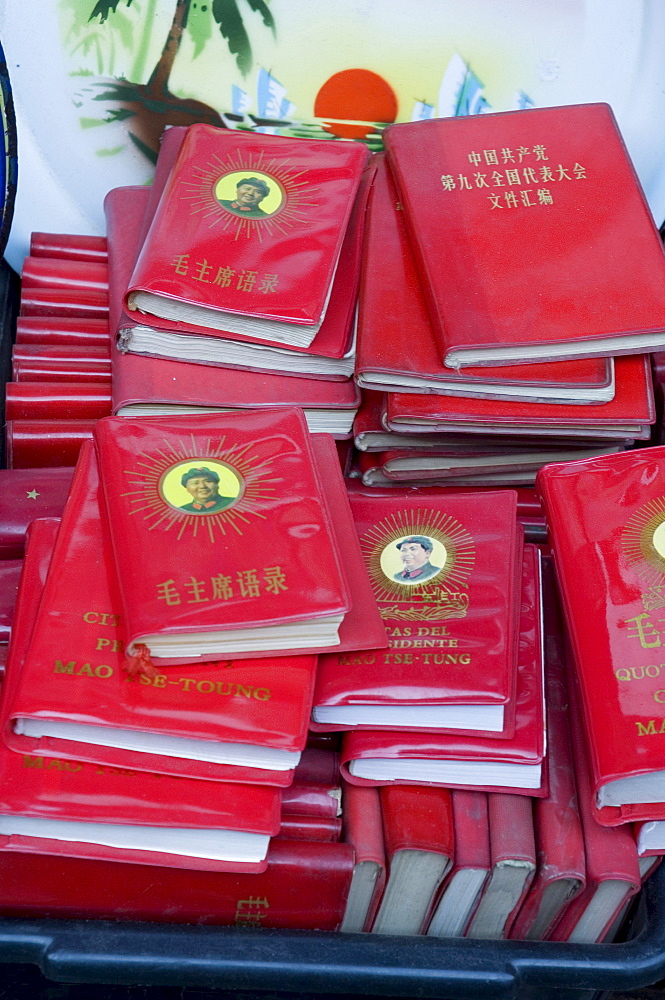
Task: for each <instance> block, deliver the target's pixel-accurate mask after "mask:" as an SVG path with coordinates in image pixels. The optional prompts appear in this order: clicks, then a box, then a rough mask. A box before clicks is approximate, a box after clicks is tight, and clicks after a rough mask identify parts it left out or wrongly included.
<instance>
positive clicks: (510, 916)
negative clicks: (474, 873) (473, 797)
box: [467, 794, 536, 938]
mask: <svg viewBox="0 0 665 1000" xmlns="http://www.w3.org/2000/svg"><path fill="white" fill-rule="evenodd" d="M487 810H488V817H489V826H490V852H491V859H492V869H491V872H490V877H489V879H488V881H487V882H486V883H485V892H484V893H483V898H481V900H480V903H479V905H478V908H477V910H476V913H475V914H474V916H473V917H472V918H471V922H470V923H469V927H468V929H467V936H468V937H477V936H478V934H475V933H474V921H475V920H476V919H477V918H480V916H481V910H482V908H483V903H484V901H485V900H484V896H485V894H489V893H492V890H493V885H492V880H493V877H494V875H495V873H498V872H499V871H500V869H501V867H502V866H505V865H509V866H510V865H512V864H513V863H514V862H518V863H519V864H520V865H524V866H526V868H527V869H529V873H528V875H527V877H526V879H525V881H524V885H523V887H522V892H521V895H520V898H519V899H518V900H517V902H516V903H515V904H514V905H513V907H512V909H510V910H508V911H507V912H504V914H503V929H502V934H501V935H498V936H500V937H504V938H507V937H510V931H511V928H512V925H513V922H514V921H515V918H516V917H517V914H518V913H519V910H520V907H521V906H522V904H523V902H524V899H525V898H526V895H527V893H528V891H529V888H530V886H531V883H532V881H533V877H534V874H535V871H536V845H535V840H534V832H533V817H532V813H531V802H530V801H529V799H526V798H520V796H519V795H494V794H490V795H488V797H487ZM496 905H497V907H501V906H502V905H503V906H504V908H506V900H505V898H504V899H502V898H501V896H498V897H497V898H496Z"/></svg>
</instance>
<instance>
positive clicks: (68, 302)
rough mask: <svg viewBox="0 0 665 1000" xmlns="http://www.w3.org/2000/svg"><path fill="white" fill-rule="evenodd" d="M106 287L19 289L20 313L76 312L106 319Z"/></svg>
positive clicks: (84, 315) (107, 306)
mask: <svg viewBox="0 0 665 1000" xmlns="http://www.w3.org/2000/svg"><path fill="white" fill-rule="evenodd" d="M108 315H109V297H108V291H107V290H102V289H96V288H90V289H87V288H86V289H84V288H80V289H70V288H53V287H52V286H49V287H47V288H44V287H43V286H35V287H34V288H25V289H22V290H21V298H20V302H19V316H72V317H75V316H78V317H81V318H86V319H104V320H106V321H108Z"/></svg>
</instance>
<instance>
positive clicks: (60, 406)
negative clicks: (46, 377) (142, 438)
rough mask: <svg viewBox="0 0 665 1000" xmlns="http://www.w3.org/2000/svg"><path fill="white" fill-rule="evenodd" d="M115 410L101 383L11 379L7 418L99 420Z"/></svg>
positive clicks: (7, 401)
mask: <svg viewBox="0 0 665 1000" xmlns="http://www.w3.org/2000/svg"><path fill="white" fill-rule="evenodd" d="M110 413H111V393H110V390H109V387H108V386H104V385H103V384H102V383H100V382H74V383H72V382H7V383H6V384H5V419H6V420H99V418H100V417H108V416H109V415H110Z"/></svg>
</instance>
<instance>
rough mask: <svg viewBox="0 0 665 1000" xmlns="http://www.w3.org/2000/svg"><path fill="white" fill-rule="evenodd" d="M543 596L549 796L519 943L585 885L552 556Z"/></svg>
mask: <svg viewBox="0 0 665 1000" xmlns="http://www.w3.org/2000/svg"><path fill="white" fill-rule="evenodd" d="M543 596H544V610H545V649H546V656H547V671H546V675H545V677H546V680H545V691H546V702H547V770H548V777H549V794H548V795H547V797H546V798H544V799H536V800H535V801H534V804H533V809H534V817H533V818H534V829H535V836H536V854H537V860H538V867H537V869H536V875H535V878H534V880H533V883H532V885H531V889H530V890H529V894H528V896H527V897H526V899H525V900H524V903H523V905H522V907H521V909H520V912H519V914H518V916H517V919H516V921H515V923H514V925H513V928H512V932H511V935H510V936H511V937H512V938H516V939H518V940H522V939H529V940H536V939H537V940H542V939H545V938H547V937H548V934H549V932H550V931H551V929H552V927H554V925H555V924H556V922H557V921H558V920H559V919H560V918H561V915H562V913H563V912H564V909H565V908H566V907H567V906H569V905H570V902H571V900H573V899H574V898H575V897H576V896H578V895H579V894H580V893H581V892H582V891H583V889H584V886H585V884H586V865H585V859H584V837H583V833H582V825H581V821H580V814H579V808H578V804H577V792H576V788H575V773H574V761H573V752H572V748H571V743H570V728H569V725H568V692H567V687H566V669H565V658H564V650H563V635H562V629H563V624H562V621H561V615H560V611H559V607H558V596H557V591H556V580H555V578H554V566H553V564H552V560H551V558H547V559H544V560H543ZM561 879H566V880H569V881H570V889H569V892H568V895H567V897H566V899H565V900H562V901H561V904H560V905H561V908H560V909H559V911H558V912H557V913H556V914H555V915H552V916H551V917H550V921H549V924H548V925H547V926H545V925H544V924H543V922H542V918H541V921H540V922H539V929H538V932H537V936H535V935H534V931H533V925H534V922H535V921H536V918H537V917H538V914H539V911H540V908H541V905H542V903H543V896H544V894H545V893H546V892H547V891H548V887H549V886H551V885H553V884H555V883H556V882H558V881H559V880H561Z"/></svg>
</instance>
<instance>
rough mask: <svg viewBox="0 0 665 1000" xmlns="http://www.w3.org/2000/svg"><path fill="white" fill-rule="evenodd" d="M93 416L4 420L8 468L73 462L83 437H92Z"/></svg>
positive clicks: (55, 465)
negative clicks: (81, 418) (71, 418)
mask: <svg viewBox="0 0 665 1000" xmlns="http://www.w3.org/2000/svg"><path fill="white" fill-rule="evenodd" d="M94 426H95V421H94V420H64V419H63V420H57V419H56V420H8V421H7V422H6V424H5V446H6V455H7V466H8V468H10V469H38V468H56V467H57V468H60V467H62V466H67V465H69V466H74V465H76V462H77V459H78V455H79V452H80V450H81V446H82V444H83V443H84V441H90V440H92V431H93V427H94Z"/></svg>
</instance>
